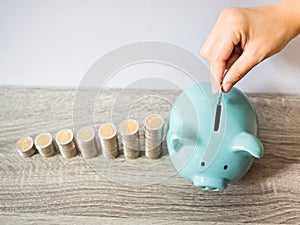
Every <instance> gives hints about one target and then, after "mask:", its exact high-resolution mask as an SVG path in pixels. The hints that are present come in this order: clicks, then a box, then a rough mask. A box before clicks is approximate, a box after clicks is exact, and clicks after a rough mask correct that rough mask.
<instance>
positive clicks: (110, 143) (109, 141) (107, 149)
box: [98, 123, 119, 158]
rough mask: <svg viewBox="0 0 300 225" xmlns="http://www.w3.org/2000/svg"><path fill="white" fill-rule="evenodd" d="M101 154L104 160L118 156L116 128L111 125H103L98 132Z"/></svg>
mask: <svg viewBox="0 0 300 225" xmlns="http://www.w3.org/2000/svg"><path fill="white" fill-rule="evenodd" d="M98 136H99V139H100V143H101V148H102V153H103V156H104V157H105V158H116V157H118V156H119V144H118V137H117V128H116V126H115V125H113V124H111V123H107V124H103V125H102V126H101V127H100V128H99V130H98Z"/></svg>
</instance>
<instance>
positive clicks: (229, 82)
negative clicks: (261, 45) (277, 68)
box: [222, 48, 260, 92]
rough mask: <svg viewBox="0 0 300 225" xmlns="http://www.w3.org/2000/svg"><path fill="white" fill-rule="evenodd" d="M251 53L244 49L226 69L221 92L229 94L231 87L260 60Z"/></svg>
mask: <svg viewBox="0 0 300 225" xmlns="http://www.w3.org/2000/svg"><path fill="white" fill-rule="evenodd" d="M251 52H252V51H251V50H249V48H248V50H247V49H245V50H244V51H243V53H242V54H241V56H240V57H239V58H238V59H237V60H236V61H235V62H234V63H233V64H232V66H231V67H230V68H229V69H228V71H227V73H226V75H225V77H224V79H223V82H222V83H223V91H224V92H229V91H230V90H231V88H232V87H233V85H235V84H236V83H237V82H238V81H239V80H240V79H242V78H243V77H244V76H245V75H246V74H247V73H248V72H249V71H250V70H251V69H252V68H253V67H254V66H255V65H257V64H258V63H259V62H260V60H259V59H258V58H257V56H255V54H253V53H251Z"/></svg>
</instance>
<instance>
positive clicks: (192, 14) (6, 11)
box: [0, 0, 300, 93]
mask: <svg viewBox="0 0 300 225" xmlns="http://www.w3.org/2000/svg"><path fill="white" fill-rule="evenodd" d="M272 2H276V1H267V0H223V1H222V0H209V1H202V0H180V1H179V0H151V1H150V0H149V1H146V0H106V1H92V0H86V1H83V0H82V1H78V0H73V1H71V0H70V1H65V0H19V1H16V0H0V85H29V86H72V87H76V86H78V84H79V83H80V80H81V78H82V76H83V75H84V73H85V72H86V71H87V69H88V68H89V67H90V66H91V65H92V64H93V63H94V62H95V61H96V60H97V59H98V58H99V57H101V56H102V55H104V54H105V53H107V52H109V51H110V50H112V49H113V48H116V47H119V46H121V45H124V44H127V43H131V42H136V41H143V40H157V41H166V42H170V43H174V44H177V45H180V46H182V47H185V48H186V49H188V50H190V51H192V52H193V53H195V54H199V50H200V48H201V45H202V44H203V42H204V40H205V38H206V37H207V35H208V34H209V31H210V30H211V29H212V27H213V25H214V23H215V21H216V19H217V17H218V15H219V13H220V11H221V10H222V9H223V8H225V7H244V6H254V5H261V4H268V3H272ZM274 26H276V24H274ZM136 76H137V79H138V74H136ZM122 79H126V75H124V76H123V78H122ZM110 83H111V84H110V85H111V86H112V87H122V82H120V80H119V81H118V82H110ZM299 85H300V38H297V39H295V40H294V41H293V42H292V43H290V44H289V45H288V46H287V48H286V49H285V50H284V51H283V52H281V53H280V54H278V55H276V56H274V57H272V58H271V59H268V60H266V61H265V62H263V63H261V64H260V65H259V66H257V67H256V68H255V69H254V70H252V71H251V72H250V74H249V75H248V76H247V77H246V78H244V79H243V81H241V82H240V83H239V85H238V86H239V87H240V88H241V89H242V90H244V91H249V92H281V93H300V88H299ZM148 87H150V88H155V87H156V84H155V83H148ZM160 88H163V87H160Z"/></svg>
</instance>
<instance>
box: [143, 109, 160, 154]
mask: <svg viewBox="0 0 300 225" xmlns="http://www.w3.org/2000/svg"><path fill="white" fill-rule="evenodd" d="M163 130H164V119H163V118H162V117H161V116H160V115H158V114H151V115H149V116H147V117H146V118H145V120H144V134H145V155H146V157H147V158H150V159H157V158H159V157H160V155H161V146H162V139H163Z"/></svg>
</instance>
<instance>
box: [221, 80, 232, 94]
mask: <svg viewBox="0 0 300 225" xmlns="http://www.w3.org/2000/svg"><path fill="white" fill-rule="evenodd" d="M222 86H223V91H224V92H229V91H230V90H231V88H232V86H233V84H232V83H230V82H226V83H225V84H223V85H222Z"/></svg>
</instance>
